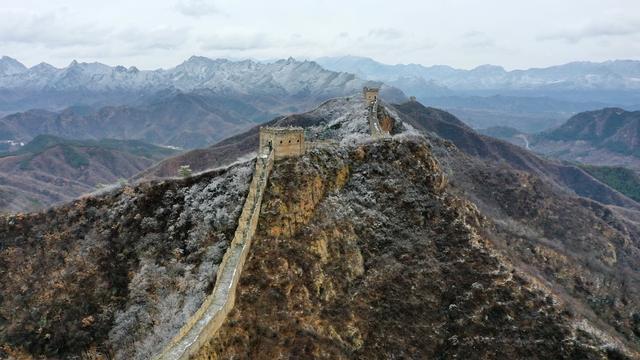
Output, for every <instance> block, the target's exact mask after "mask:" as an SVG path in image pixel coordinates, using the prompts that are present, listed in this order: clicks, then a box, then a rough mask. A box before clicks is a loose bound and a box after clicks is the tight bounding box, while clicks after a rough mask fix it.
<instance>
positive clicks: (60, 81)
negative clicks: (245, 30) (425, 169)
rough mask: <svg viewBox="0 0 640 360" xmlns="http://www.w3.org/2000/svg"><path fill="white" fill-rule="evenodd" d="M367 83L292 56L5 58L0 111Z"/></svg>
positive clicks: (312, 91)
mask: <svg viewBox="0 0 640 360" xmlns="http://www.w3.org/2000/svg"><path fill="white" fill-rule="evenodd" d="M365 84H367V81H365V80H362V79H359V78H357V77H356V76H354V75H353V74H347V73H342V72H334V71H329V70H325V69H324V68H322V67H321V66H320V65H318V64H317V63H315V62H312V61H296V60H294V59H292V58H289V59H287V60H279V61H276V62H272V63H259V62H254V61H250V60H244V61H230V60H225V59H215V60H214V59H209V58H205V57H199V56H193V57H191V58H190V59H188V60H187V61H185V62H183V63H182V64H180V65H178V66H176V67H174V68H170V69H166V70H165V69H159V70H139V69H137V68H135V67H130V68H125V67H123V66H115V67H112V66H108V65H105V64H101V63H95V62H94V63H79V62H77V61H73V62H72V63H71V64H69V66H67V67H65V68H61V69H60V68H55V67H53V66H51V65H49V64H46V63H42V64H39V65H36V66H33V67H31V68H27V67H25V66H24V65H22V64H21V63H19V62H18V61H17V60H14V59H11V58H9V57H3V58H2V60H0V110H2V109H4V110H26V109H28V108H32V107H42V108H48V109H52V108H56V107H65V106H70V105H77V104H87V105H112V104H114V103H122V102H127V101H131V100H135V99H137V98H139V97H142V96H145V95H149V94H151V93H154V92H157V91H160V90H164V89H177V90H181V91H193V90H196V89H209V90H213V91H215V92H217V93H220V94H225V95H229V94H238V95H243V96H246V95H250V96H251V95H260V96H277V97H279V98H289V97H291V98H297V99H302V98H305V99H311V98H314V99H319V100H324V99H326V98H328V97H332V96H342V95H348V94H352V93H355V92H357V91H360V89H361V88H362V86H364V85H365ZM384 91H390V92H389V94H391V96H395V97H396V98H398V97H399V98H403V97H404V96H403V94H401V92H399V91H397V90H396V91H391V89H385V90H384Z"/></svg>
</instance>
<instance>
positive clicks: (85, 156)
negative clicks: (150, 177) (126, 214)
mask: <svg viewBox="0 0 640 360" xmlns="http://www.w3.org/2000/svg"><path fill="white" fill-rule="evenodd" d="M175 153H176V151H175V150H172V149H167V148H161V147H158V146H154V145H150V144H146V143H143V142H140V141H119V140H101V141H86V140H85V141H80V140H66V139H62V138H57V137H53V136H38V137H36V138H35V139H34V140H33V141H32V142H30V143H28V144H27V145H25V146H24V147H22V148H21V149H20V150H19V151H16V152H13V153H6V154H0V188H1V189H2V193H0V210H2V211H25V210H34V209H40V208H44V207H47V206H49V205H51V204H55V203H59V202H63V201H69V200H71V199H73V198H75V197H77V196H79V195H82V194H84V193H88V192H92V191H95V190H96V186H98V185H101V184H111V183H115V182H117V181H118V180H119V179H126V178H129V177H130V176H132V175H134V174H136V173H138V172H139V171H141V170H142V169H145V168H147V167H149V166H151V165H152V164H154V163H155V162H157V161H159V160H160V159H162V158H165V157H168V156H171V155H173V154H175Z"/></svg>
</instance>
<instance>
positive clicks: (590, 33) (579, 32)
mask: <svg viewBox="0 0 640 360" xmlns="http://www.w3.org/2000/svg"><path fill="white" fill-rule="evenodd" d="M636 34H640V20H635V19H634V20H627V21H625V20H620V19H615V20H613V19H611V21H607V22H603V21H600V22H592V23H589V24H587V25H584V26H582V27H578V28H572V29H565V30H562V31H556V32H552V33H548V34H544V35H541V36H539V37H538V40H541V41H547V40H564V41H566V42H569V43H578V42H580V41H582V40H586V39H592V38H606V37H618V36H628V35H636Z"/></svg>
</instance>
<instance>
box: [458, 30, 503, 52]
mask: <svg viewBox="0 0 640 360" xmlns="http://www.w3.org/2000/svg"><path fill="white" fill-rule="evenodd" d="M462 43H463V45H464V46H467V47H471V48H491V47H495V46H496V42H495V40H493V39H492V38H490V37H489V36H488V35H487V34H485V33H483V32H480V31H469V32H467V33H465V34H463V35H462Z"/></svg>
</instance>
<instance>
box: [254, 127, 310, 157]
mask: <svg viewBox="0 0 640 360" xmlns="http://www.w3.org/2000/svg"><path fill="white" fill-rule="evenodd" d="M270 150H273V152H274V157H275V158H276V159H280V158H283V157H288V156H300V155H302V154H304V150H305V146H304V129H303V128H301V127H261V128H260V149H259V151H258V152H259V153H260V154H265V153H268V152H269V151H270Z"/></svg>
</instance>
